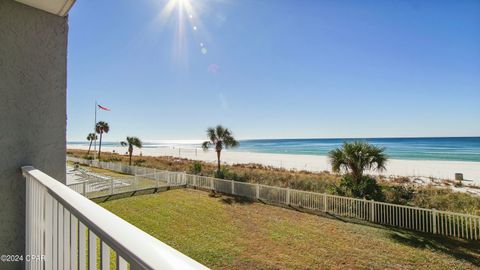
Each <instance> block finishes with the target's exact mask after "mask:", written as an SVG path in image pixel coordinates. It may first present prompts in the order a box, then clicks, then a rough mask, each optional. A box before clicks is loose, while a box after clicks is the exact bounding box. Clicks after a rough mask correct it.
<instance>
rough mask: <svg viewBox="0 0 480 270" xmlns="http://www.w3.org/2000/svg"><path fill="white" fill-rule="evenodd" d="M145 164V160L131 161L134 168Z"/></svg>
mask: <svg viewBox="0 0 480 270" xmlns="http://www.w3.org/2000/svg"><path fill="white" fill-rule="evenodd" d="M145 162H146V160H145V159H137V160H135V161H133V165H135V166H140V165H142V164H143V163H145Z"/></svg>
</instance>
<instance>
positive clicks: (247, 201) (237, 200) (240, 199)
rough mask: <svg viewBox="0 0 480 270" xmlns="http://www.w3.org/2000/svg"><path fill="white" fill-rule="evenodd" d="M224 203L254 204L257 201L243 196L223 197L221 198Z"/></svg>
mask: <svg viewBox="0 0 480 270" xmlns="http://www.w3.org/2000/svg"><path fill="white" fill-rule="evenodd" d="M220 201H221V202H222V203H224V204H234V203H236V204H252V203H254V202H255V201H254V200H251V199H247V198H243V197H222V199H221V200H220Z"/></svg>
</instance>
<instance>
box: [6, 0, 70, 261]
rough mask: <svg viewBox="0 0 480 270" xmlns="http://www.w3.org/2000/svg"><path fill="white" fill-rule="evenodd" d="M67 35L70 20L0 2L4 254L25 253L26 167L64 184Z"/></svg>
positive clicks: (7, 0)
mask: <svg viewBox="0 0 480 270" xmlns="http://www.w3.org/2000/svg"><path fill="white" fill-rule="evenodd" d="M67 33H68V24H67V18H66V17H59V16H55V15H52V14H49V13H46V12H44V11H41V10H37V9H34V8H32V7H28V6H25V5H22V4H19V3H17V2H15V1H13V0H0V254H24V250H25V180H24V178H23V177H22V174H21V170H20V168H21V166H24V165H32V166H34V167H36V168H38V169H40V170H42V171H44V172H45V173H47V174H49V175H50V176H52V177H54V178H56V179H58V180H60V181H63V182H65V140H66V75H67V74H66V64H67V60H66V55H67ZM39 255H41V254H39ZM22 267H23V266H22V264H21V263H4V262H0V269H20V268H22Z"/></svg>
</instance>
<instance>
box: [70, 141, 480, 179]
mask: <svg viewBox="0 0 480 270" xmlns="http://www.w3.org/2000/svg"><path fill="white" fill-rule="evenodd" d="M67 148H69V149H87V148H88V147H84V146H78V145H68V146H67ZM113 150H115V152H117V153H125V151H126V148H125V147H108V146H105V147H102V151H107V152H112V151H113ZM140 152H141V153H142V154H143V155H145V156H174V157H181V158H187V159H193V160H202V161H207V162H216V154H215V153H214V152H212V151H209V152H204V151H202V150H201V149H185V148H181V149H179V148H166V147H165V148H143V149H141V151H140V150H138V149H135V150H134V154H136V155H138V154H140ZM221 160H222V162H223V163H227V164H238V163H258V164H262V165H267V166H274V167H280V168H285V169H296V170H308V171H324V170H328V171H330V170H331V167H330V165H329V163H328V159H327V157H326V156H314V155H291V154H267V153H252V152H237V151H229V150H224V151H222V157H221ZM455 173H463V175H464V179H466V180H470V181H465V184H475V185H480V162H466V161H465V162H464V161H438V160H400V159H391V160H389V162H388V164H387V170H386V171H385V172H382V174H383V175H386V176H408V177H412V176H413V177H420V176H423V177H433V178H438V179H454V177H455Z"/></svg>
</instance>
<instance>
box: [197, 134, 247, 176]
mask: <svg viewBox="0 0 480 270" xmlns="http://www.w3.org/2000/svg"><path fill="white" fill-rule="evenodd" d="M207 137H208V141H205V142H203V143H202V148H203V150H204V151H206V150H208V148H210V147H211V146H212V147H214V148H215V152H217V165H218V168H217V172H220V153H221V152H222V150H223V148H226V149H228V148H230V147H236V146H238V145H239V142H238V141H237V140H235V138H234V137H233V134H232V132H231V131H230V130H229V129H228V128H224V127H222V126H221V125H218V126H217V127H215V128H212V127H211V128H208V129H207Z"/></svg>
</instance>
